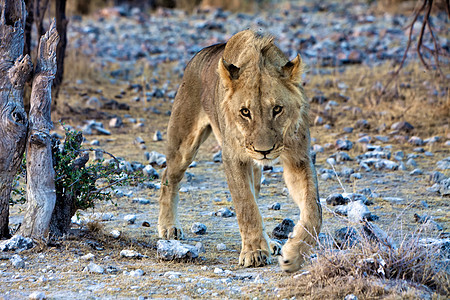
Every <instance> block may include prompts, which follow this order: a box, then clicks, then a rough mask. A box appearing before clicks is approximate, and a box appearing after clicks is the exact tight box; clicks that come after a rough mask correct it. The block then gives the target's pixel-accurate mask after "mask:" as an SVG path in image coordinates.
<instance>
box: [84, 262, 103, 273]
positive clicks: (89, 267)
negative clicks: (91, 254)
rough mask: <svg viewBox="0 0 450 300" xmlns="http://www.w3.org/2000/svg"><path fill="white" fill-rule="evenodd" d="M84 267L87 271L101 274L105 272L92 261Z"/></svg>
mask: <svg viewBox="0 0 450 300" xmlns="http://www.w3.org/2000/svg"><path fill="white" fill-rule="evenodd" d="M86 269H87V271H89V272H91V273H98V274H103V273H104V272H105V269H104V268H103V267H102V266H99V265H97V264H94V263H92V262H91V263H90V264H89V265H87V267H86ZM86 269H85V270H86Z"/></svg>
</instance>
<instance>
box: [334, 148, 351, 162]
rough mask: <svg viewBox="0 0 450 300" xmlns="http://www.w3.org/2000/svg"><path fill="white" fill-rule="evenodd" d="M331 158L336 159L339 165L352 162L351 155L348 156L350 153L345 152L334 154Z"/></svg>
mask: <svg viewBox="0 0 450 300" xmlns="http://www.w3.org/2000/svg"><path fill="white" fill-rule="evenodd" d="M331 157H332V158H334V159H335V160H336V162H337V163H343V162H345V161H352V158H351V157H350V155H348V153H347V152H344V151H338V152H336V153H333V154H332V155H331Z"/></svg>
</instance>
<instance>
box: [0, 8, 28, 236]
mask: <svg viewBox="0 0 450 300" xmlns="http://www.w3.org/2000/svg"><path fill="white" fill-rule="evenodd" d="M0 10H1V17H0V238H7V237H9V236H10V234H9V228H8V218H9V199H10V196H11V184H12V182H13V180H14V176H15V175H16V173H17V170H18V168H19V165H20V162H21V160H22V157H23V152H24V149H25V142H26V137H27V126H28V120H27V115H26V113H25V110H24V108H23V87H24V84H25V82H26V80H27V79H28V76H29V74H30V72H31V69H32V65H31V59H30V56H28V55H26V56H22V53H23V47H24V37H23V32H24V26H25V15H26V11H25V4H24V3H23V1H14V0H0Z"/></svg>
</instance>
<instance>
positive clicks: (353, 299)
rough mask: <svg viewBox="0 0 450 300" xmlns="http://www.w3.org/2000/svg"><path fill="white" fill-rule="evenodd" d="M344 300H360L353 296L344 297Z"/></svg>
mask: <svg viewBox="0 0 450 300" xmlns="http://www.w3.org/2000/svg"><path fill="white" fill-rule="evenodd" d="M344 300H358V297H356V296H355V295H353V294H348V295H347V296H345V297H344Z"/></svg>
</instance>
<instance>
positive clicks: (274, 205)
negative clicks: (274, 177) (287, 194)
mask: <svg viewBox="0 0 450 300" xmlns="http://www.w3.org/2000/svg"><path fill="white" fill-rule="evenodd" d="M280 209H281V204H280V203H278V202H275V203H272V204H271V205H270V206H269V210H280Z"/></svg>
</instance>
